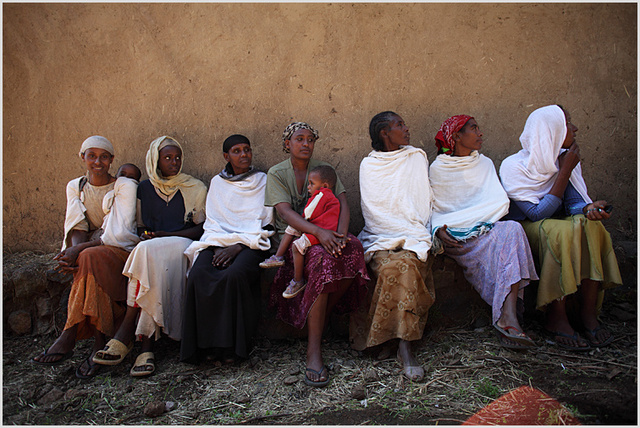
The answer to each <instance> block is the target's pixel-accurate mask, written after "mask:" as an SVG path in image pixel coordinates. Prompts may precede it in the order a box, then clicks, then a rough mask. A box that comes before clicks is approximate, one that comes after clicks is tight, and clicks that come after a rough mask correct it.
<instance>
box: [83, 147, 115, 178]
mask: <svg viewBox="0 0 640 428" xmlns="http://www.w3.org/2000/svg"><path fill="white" fill-rule="evenodd" d="M82 160H83V161H84V164H85V166H86V167H87V171H89V172H90V173H93V174H96V175H105V174H108V173H109V167H110V166H111V163H112V162H113V155H112V154H111V153H109V152H108V151H106V150H104V149H98V148H94V147H92V148H89V149H87V150H85V152H84V154H83V155H82Z"/></svg>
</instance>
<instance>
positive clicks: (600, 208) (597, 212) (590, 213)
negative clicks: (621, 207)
mask: <svg viewBox="0 0 640 428" xmlns="http://www.w3.org/2000/svg"><path fill="white" fill-rule="evenodd" d="M606 205H607V201H595V202H592V203H590V204H587V205H586V206H585V207H584V208H583V209H582V212H583V213H584V215H585V217H587V218H588V219H589V220H594V221H596V220H606V219H608V218H609V217H611V214H609V213H608V212H606V211H605V210H604V207H605V206H606Z"/></svg>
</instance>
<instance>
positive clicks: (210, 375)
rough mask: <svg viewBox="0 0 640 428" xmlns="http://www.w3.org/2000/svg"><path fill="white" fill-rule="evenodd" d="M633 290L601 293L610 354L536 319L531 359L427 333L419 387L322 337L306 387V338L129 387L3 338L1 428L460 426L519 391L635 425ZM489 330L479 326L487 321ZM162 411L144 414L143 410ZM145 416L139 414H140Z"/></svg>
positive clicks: (44, 339) (170, 370) (173, 359)
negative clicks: (318, 384)
mask: <svg viewBox="0 0 640 428" xmlns="http://www.w3.org/2000/svg"><path fill="white" fill-rule="evenodd" d="M636 302H637V294H636V286H635V284H634V285H633V286H624V287H621V288H619V289H616V290H614V291H613V292H610V293H608V295H607V297H606V299H605V302H604V311H603V316H602V319H603V322H604V323H606V324H607V325H608V326H609V328H610V329H611V331H612V332H614V334H615V336H616V339H615V341H614V342H613V344H612V345H611V346H610V347H607V348H603V349H594V350H591V351H589V352H588V353H582V354H579V353H571V352H566V351H563V350H562V349H560V348H558V347H556V346H553V345H551V344H549V343H548V342H546V341H545V339H544V338H543V337H542V336H541V330H540V324H539V319H538V318H537V316H536V315H535V313H534V314H533V315H532V314H527V315H528V316H527V317H526V318H525V327H526V329H527V331H528V332H530V334H531V336H532V337H533V338H534V340H536V342H537V343H538V344H539V345H540V346H539V348H537V349H536V350H535V351H532V352H517V351H510V350H507V349H503V348H500V347H499V346H497V340H496V338H495V336H494V333H493V331H492V328H491V327H490V326H487V325H485V326H484V327H478V322H476V323H475V325H470V326H468V327H466V328H456V329H438V330H432V329H430V328H429V327H427V330H426V332H425V335H424V338H423V340H422V341H421V342H420V343H419V344H418V346H417V349H416V354H417V357H418V359H419V361H420V362H421V363H422V364H424V367H425V371H426V376H425V379H424V381H422V382H419V383H411V382H409V381H407V380H406V379H404V378H403V376H402V374H401V369H400V365H399V364H398V363H397V362H396V360H395V358H394V355H395V352H393V351H392V352H391V355H390V356H388V357H386V358H382V359H379V357H380V350H375V351H374V352H365V353H360V352H357V351H354V350H351V349H350V347H349V345H348V342H347V338H346V337H341V336H337V335H336V334H334V333H332V332H331V331H328V332H327V336H326V338H325V345H324V357H325V362H326V363H327V364H328V365H329V366H330V368H331V372H330V375H331V383H330V384H329V386H328V387H326V388H324V389H313V388H310V387H308V386H306V385H305V384H304V382H303V369H304V366H303V363H304V359H303V356H304V352H305V346H306V342H305V340H293V339H292V340H282V341H275V340H274V341H270V340H268V339H266V338H259V339H258V340H257V344H256V347H255V349H254V350H253V352H252V353H251V355H250V357H249V358H248V359H247V360H245V361H242V362H238V363H236V364H234V365H222V364H220V363H207V364H203V365H200V366H193V365H189V364H184V363H180V362H178V361H177V360H178V353H179V344H178V343H177V342H173V341H171V340H169V339H166V338H163V339H162V340H161V341H160V342H159V343H158V344H157V346H156V359H157V371H156V374H155V375H153V376H152V377H149V378H146V379H144V378H141V379H134V378H132V377H130V376H129V369H130V367H131V364H132V363H133V360H134V358H135V356H136V355H137V353H138V346H139V345H137V346H136V347H135V348H134V350H133V352H132V353H131V354H129V355H128V356H127V358H126V359H125V361H124V362H123V363H122V364H120V365H118V366H115V367H110V368H107V367H104V368H103V369H102V370H101V372H100V373H99V374H98V375H97V376H96V377H95V378H93V379H91V380H88V381H86V380H79V379H77V378H76V377H75V376H74V372H75V369H76V367H77V366H78V365H79V364H80V362H81V361H82V359H83V358H84V357H85V356H86V355H87V354H88V352H89V349H90V342H89V341H84V342H81V343H80V344H79V345H78V346H77V348H76V351H75V354H74V355H73V357H72V358H71V359H70V360H67V361H65V362H63V363H62V364H60V365H58V366H53V367H47V366H40V365H36V364H33V363H31V362H30V358H31V357H32V356H34V355H35V354H36V353H38V352H40V351H41V350H42V349H43V348H45V347H46V346H48V345H49V344H50V343H51V342H52V341H53V340H54V338H55V337H54V335H51V336H41V337H5V338H4V348H3V416H2V422H3V424H7V425H10V424H37V425H50V424H52V425H70V424H83V425H85V424H87V425H88V424H101V425H107V424H133V425H144V424H162V425H170V424H185V425H186V424H250V425H260V424H269V425H274V424H296V425H297V424H321V425H334V424H335V425H337V424H349V425H359V424H367V425H370V424H404V425H414V424H416V425H417V424H459V423H461V422H463V421H465V420H466V419H467V418H469V417H470V416H471V415H472V414H473V413H475V412H476V411H478V410H480V409H481V408H482V407H484V406H485V405H486V404H488V403H490V402H491V401H492V400H493V399H495V398H497V397H499V396H500V395H502V394H503V393H506V392H507V391H509V390H511V389H514V388H516V387H519V386H521V385H531V386H533V387H536V388H539V389H540V390H542V391H543V392H545V393H547V394H549V395H550V396H552V397H554V398H556V399H557V400H558V401H560V402H561V403H562V404H564V405H565V406H566V407H567V409H568V410H569V411H570V412H571V413H572V414H573V415H575V416H576V417H577V418H578V419H579V420H580V421H581V422H582V423H584V424H597V425H600V424H606V425H609V424H615V425H618V424H633V425H634V424H637V421H638V419H637V320H636V307H637V305H636ZM485 324H486V323H485ZM154 405H157V406H159V408H160V411H159V412H158V413H161V414H160V415H158V416H155V417H153V416H148V415H152V412H151V410H150V407H153V406H154ZM145 408H146V410H145Z"/></svg>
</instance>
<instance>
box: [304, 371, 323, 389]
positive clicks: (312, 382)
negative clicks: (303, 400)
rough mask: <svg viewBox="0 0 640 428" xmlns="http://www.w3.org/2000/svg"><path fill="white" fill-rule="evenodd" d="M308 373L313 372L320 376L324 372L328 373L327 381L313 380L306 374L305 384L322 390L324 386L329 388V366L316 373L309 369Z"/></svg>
mask: <svg viewBox="0 0 640 428" xmlns="http://www.w3.org/2000/svg"><path fill="white" fill-rule="evenodd" d="M307 371H308V372H311V373H315V374H317V375H318V376H322V372H323V371H326V372H327V378H326V379H325V380H318V381H315V380H311V379H309V376H307V374H306V373H305V374H304V383H306V384H307V385H309V386H313V387H315V388H322V387H323V386H327V384H328V383H329V370H327V366H322V368H321V369H320V371H316V370H314V369H312V368H309V367H307Z"/></svg>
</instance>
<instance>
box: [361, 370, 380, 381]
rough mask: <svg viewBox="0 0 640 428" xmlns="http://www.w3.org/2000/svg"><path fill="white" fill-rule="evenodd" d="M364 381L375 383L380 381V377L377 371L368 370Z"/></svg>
mask: <svg viewBox="0 0 640 428" xmlns="http://www.w3.org/2000/svg"><path fill="white" fill-rule="evenodd" d="M364 380H365V381H367V382H375V381H377V380H380V376H379V375H378V373H376V371H375V370H367V371H365V372H364Z"/></svg>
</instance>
